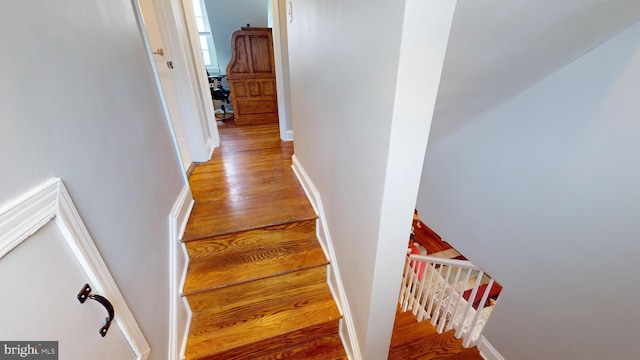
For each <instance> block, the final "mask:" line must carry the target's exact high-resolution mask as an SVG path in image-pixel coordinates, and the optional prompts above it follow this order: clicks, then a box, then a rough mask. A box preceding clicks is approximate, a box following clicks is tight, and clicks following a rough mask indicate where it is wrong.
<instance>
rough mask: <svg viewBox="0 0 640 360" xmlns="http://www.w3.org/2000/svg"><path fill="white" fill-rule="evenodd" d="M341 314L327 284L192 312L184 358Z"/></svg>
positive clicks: (226, 347) (288, 330) (337, 316)
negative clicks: (221, 307) (221, 308)
mask: <svg viewBox="0 0 640 360" xmlns="http://www.w3.org/2000/svg"><path fill="white" fill-rule="evenodd" d="M340 317H341V315H340V312H339V311H338V308H337V306H336V304H335V302H334V300H333V297H332V296H331V292H330V291H329V288H328V286H327V285H326V283H325V284H316V285H314V286H308V287H306V288H303V289H301V290H300V291H298V292H294V293H287V294H280V295H278V296H275V297H273V298H261V299H260V300H257V301H255V302H251V303H249V304H246V303H245V304H243V305H242V306H239V307H233V306H228V307H226V308H225V309H224V310H223V311H222V312H218V311H217V309H215V308H214V309H203V310H201V311H199V312H198V313H195V312H194V315H193V319H192V322H191V329H190V331H189V340H188V343H187V358H188V359H190V358H199V357H201V356H205V355H208V354H215V353H218V352H223V351H228V350H230V349H234V348H239V347H241V346H243V345H245V344H253V343H256V342H261V341H267V340H268V341H273V338H275V337H278V336H280V335H283V334H287V333H291V332H295V331H299V330H301V329H304V328H306V327H309V326H313V325H316V324H322V323H327V322H334V321H337V320H338V319H340Z"/></svg>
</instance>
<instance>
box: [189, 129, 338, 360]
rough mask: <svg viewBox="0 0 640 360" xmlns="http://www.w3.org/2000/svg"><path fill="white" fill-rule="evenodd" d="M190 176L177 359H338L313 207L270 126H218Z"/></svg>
mask: <svg viewBox="0 0 640 360" xmlns="http://www.w3.org/2000/svg"><path fill="white" fill-rule="evenodd" d="M220 135H221V140H222V146H221V149H220V151H218V150H216V153H215V154H214V156H213V158H212V160H211V161H209V162H207V163H203V164H199V165H198V166H196V168H195V169H194V171H193V174H192V175H191V176H190V178H189V182H190V185H191V188H192V192H193V196H194V198H195V206H194V209H193V211H192V214H191V217H190V219H189V222H188V224H187V229H186V231H185V235H184V237H183V241H184V242H185V245H186V248H187V251H188V254H189V258H190V263H189V269H188V272H187V277H186V281H185V285H184V289H183V295H184V296H186V297H187V300H188V302H189V305H190V306H191V309H192V311H193V317H192V322H191V328H190V331H189V337H188V340H187V348H186V354H185V358H186V359H224V360H229V359H252V360H253V359H281V358H290V359H291V358H294V359H323V360H325V359H327V360H329V359H347V356H346V354H345V351H344V348H343V346H342V343H341V341H340V337H339V333H338V327H339V320H340V318H341V314H340V312H339V310H338V308H337V306H336V304H335V302H334V300H333V298H332V295H331V292H330V290H329V288H328V286H327V265H328V262H327V259H326V257H325V254H324V252H323V250H322V248H321V247H320V245H319V243H318V240H317V239H316V215H315V213H314V211H313V209H312V208H311V205H310V204H309V202H308V200H307V199H306V196H305V194H304V191H303V190H302V189H301V187H300V186H299V184H298V183H297V179H296V178H295V175H294V174H293V171H292V170H291V154H292V152H293V146H292V144H291V143H282V142H280V140H279V138H278V128H277V126H273V125H255V126H247V127H235V126H234V125H233V124H231V125H224V126H223V127H221V128H220Z"/></svg>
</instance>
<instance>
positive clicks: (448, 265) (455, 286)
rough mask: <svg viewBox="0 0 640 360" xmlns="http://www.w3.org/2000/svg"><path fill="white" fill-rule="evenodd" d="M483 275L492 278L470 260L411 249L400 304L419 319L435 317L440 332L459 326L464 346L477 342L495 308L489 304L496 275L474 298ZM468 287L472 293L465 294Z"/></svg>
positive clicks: (432, 323)
mask: <svg viewBox="0 0 640 360" xmlns="http://www.w3.org/2000/svg"><path fill="white" fill-rule="evenodd" d="M483 276H484V277H485V279H486V278H488V276H486V275H485V273H484V271H483V270H482V269H481V268H479V267H477V266H475V265H473V264H472V263H471V262H470V261H466V260H457V259H445V258H439V257H435V256H429V255H415V254H409V253H408V254H407V259H406V263H405V270H404V275H403V278H402V287H401V291H400V299H399V302H400V306H401V308H402V311H409V310H411V311H412V313H413V315H415V316H416V319H417V320H418V321H423V320H426V319H431V325H433V326H435V327H436V330H437V332H438V333H442V332H444V331H449V330H451V329H455V337H456V338H457V339H460V338H461V337H462V339H463V342H462V345H463V346H464V347H470V346H474V345H476V344H477V343H478V341H479V339H480V335H481V333H482V329H483V328H484V325H485V324H486V321H487V319H488V318H489V315H490V314H491V311H492V309H493V306H485V304H487V298H488V296H489V292H490V290H491V287H492V286H493V285H494V281H493V279H489V282H488V284H487V286H486V289H485V291H484V294H483V295H482V297H481V299H480V301H479V302H477V301H474V299H476V295H477V294H478V289H479V288H480V286H481V281H482V279H483ZM461 279H463V280H461ZM469 290H471V292H470V294H469ZM465 291H466V294H468V296H463V294H464V293H465ZM465 297H466V299H470V301H468V300H466V299H465ZM476 308H477V309H476Z"/></svg>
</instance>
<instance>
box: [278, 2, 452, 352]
mask: <svg viewBox="0 0 640 360" xmlns="http://www.w3.org/2000/svg"><path fill="white" fill-rule="evenodd" d="M292 5H293V8H292V10H293V11H292V12H293V23H291V24H289V30H288V37H289V57H290V69H291V102H292V112H293V127H294V133H295V137H296V139H295V154H296V157H297V158H298V160H299V161H300V163H301V164H302V166H303V168H304V169H305V170H306V172H307V173H308V175H309V177H310V178H311V180H312V182H313V183H314V185H315V187H316V188H317V189H318V191H319V193H320V196H321V198H322V204H323V207H324V212H325V215H326V222H327V224H328V227H329V232H330V237H331V241H332V243H333V248H334V250H335V253H336V257H337V259H336V260H337V265H338V266H339V268H340V274H341V276H342V279H341V281H342V283H343V285H344V288H345V290H346V298H347V301H348V307H349V308H350V310H351V315H352V317H353V323H354V326H355V330H356V337H357V343H358V345H357V346H358V348H359V353H360V354H361V355H362V356H363V358H364V359H367V360H376V359H386V357H387V352H388V349H389V340H390V336H391V330H392V325H393V318H394V313H395V308H396V303H397V299H398V291H399V287H400V281H401V273H402V266H403V259H404V255H405V253H406V246H407V242H408V236H409V231H410V224H411V217H412V212H413V208H414V205H415V199H416V196H417V190H418V183H419V177H420V165H421V164H422V160H423V156H424V151H425V149H426V141H427V138H426V136H423V134H425V133H428V129H429V125H430V120H431V112H432V110H433V104H434V102H435V94H436V91H437V86H438V81H439V78H440V72H441V70H442V61H443V59H444V52H445V47H446V41H447V39H448V31H449V28H450V21H451V18H452V15H453V7H454V6H455V2H448V3H447V4H442V2H438V1H422V0H408V1H406V3H405V2H404V1H403V2H397V1H394V2H390V1H382V0H375V1H371V0H368V1H367V0H360V1H351V2H337V1H324V0H295V1H293V4H292ZM405 6H406V7H407V9H406V14H405ZM403 22H404V24H403ZM403 32H404V33H405V36H402V34H403ZM416 44H421V45H422V46H421V47H417V46H416ZM425 97H429V99H428V100H426V101H425Z"/></svg>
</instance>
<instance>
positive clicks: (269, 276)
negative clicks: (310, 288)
mask: <svg viewBox="0 0 640 360" xmlns="http://www.w3.org/2000/svg"><path fill="white" fill-rule="evenodd" d="M327 265H329V261H328V260H326V261H325V262H324V263H321V264H313V265H310V266H303V267H299V268H295V269H290V270H287V271H281V272H277V273H271V274H268V275H266V276H260V277H257V278H252V279H249V280H244V281H237V282H230V283H224V284H220V285H217V286H213V287H206V288H201V289H199V290H192V291H188V292H185V291H183V292H182V294H181V295H182V296H190V295H195V294H201V293H203V292H207V291H212V290H217V289H222V288H225V287H229V286H235V285H241V284H246V283H250V282H253V281H260V280H264V279H269V278H272V277H276V276H280V275H284V274H291V273H294V272H296V271H302V270H307V269H313V268H315V267H320V266H327Z"/></svg>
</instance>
